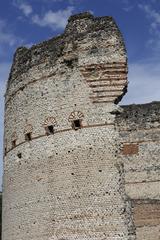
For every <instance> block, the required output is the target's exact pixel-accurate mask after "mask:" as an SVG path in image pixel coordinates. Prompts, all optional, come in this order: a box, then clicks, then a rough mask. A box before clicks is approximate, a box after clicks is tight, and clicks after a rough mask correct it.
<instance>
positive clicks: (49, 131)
mask: <svg viewBox="0 0 160 240" xmlns="http://www.w3.org/2000/svg"><path fill="white" fill-rule="evenodd" d="M46 134H47V135H50V134H54V126H53V125H49V126H47V127H46Z"/></svg>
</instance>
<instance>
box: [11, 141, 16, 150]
mask: <svg viewBox="0 0 160 240" xmlns="http://www.w3.org/2000/svg"><path fill="white" fill-rule="evenodd" d="M15 147H16V140H13V141H12V148H15Z"/></svg>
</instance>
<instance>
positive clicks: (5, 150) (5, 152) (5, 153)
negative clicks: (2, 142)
mask: <svg viewBox="0 0 160 240" xmlns="http://www.w3.org/2000/svg"><path fill="white" fill-rule="evenodd" d="M6 155H7V147H5V149H4V156H6Z"/></svg>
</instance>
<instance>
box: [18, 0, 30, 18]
mask: <svg viewBox="0 0 160 240" xmlns="http://www.w3.org/2000/svg"><path fill="white" fill-rule="evenodd" d="M19 9H20V10H22V12H23V13H24V15H25V16H26V17H28V16H29V15H30V14H31V13H32V12H33V9H32V6H31V5H29V4H27V3H21V4H20V5H19Z"/></svg>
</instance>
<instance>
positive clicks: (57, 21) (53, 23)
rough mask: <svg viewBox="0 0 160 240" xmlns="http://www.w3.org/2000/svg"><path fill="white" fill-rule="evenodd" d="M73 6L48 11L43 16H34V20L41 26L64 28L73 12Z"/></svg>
mask: <svg viewBox="0 0 160 240" xmlns="http://www.w3.org/2000/svg"><path fill="white" fill-rule="evenodd" d="M73 10H74V8H73V7H67V8H66V9H64V10H58V11H57V12H53V11H52V10H50V11H48V12H46V13H45V14H44V15H43V16H39V15H38V14H36V15H34V16H33V17H32V22H33V23H35V24H37V25H39V26H41V27H50V28H51V29H63V28H64V27H65V26H66V23H67V19H68V18H69V17H70V15H71V14H72V13H73Z"/></svg>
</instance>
